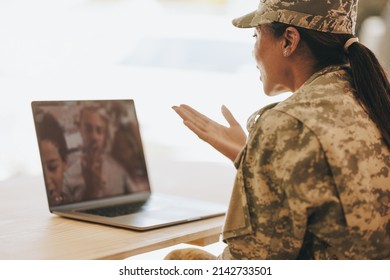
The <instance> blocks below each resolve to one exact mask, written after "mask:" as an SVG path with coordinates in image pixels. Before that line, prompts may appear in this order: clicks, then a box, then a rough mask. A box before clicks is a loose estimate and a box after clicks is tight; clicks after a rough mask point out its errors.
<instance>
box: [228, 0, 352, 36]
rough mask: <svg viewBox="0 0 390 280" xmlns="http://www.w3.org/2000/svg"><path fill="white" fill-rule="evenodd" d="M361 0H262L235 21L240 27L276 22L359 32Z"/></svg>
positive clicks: (349, 32) (341, 32)
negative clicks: (358, 8) (254, 8)
mask: <svg viewBox="0 0 390 280" xmlns="http://www.w3.org/2000/svg"><path fill="white" fill-rule="evenodd" d="M357 3H358V0H260V4H259V7H258V9H257V10H256V11H254V12H252V13H250V14H247V15H245V16H242V17H240V18H237V19H234V20H233V25H234V26H236V27H240V28H249V27H256V26H258V25H261V24H265V23H271V22H274V21H277V22H282V23H286V24H291V25H295V26H299V27H303V28H308V29H313V30H317V31H322V32H329V33H339V34H355V25H356V17H357Z"/></svg>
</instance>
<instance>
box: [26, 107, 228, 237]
mask: <svg viewBox="0 0 390 280" xmlns="http://www.w3.org/2000/svg"><path fill="white" fill-rule="evenodd" d="M31 106H32V111H33V118H34V124H35V130H36V135H37V140H38V146H39V153H40V158H41V163H42V169H43V175H44V182H45V187H46V194H47V200H48V204H49V210H50V212H52V213H53V214H56V215H59V216H62V217H67V218H73V219H78V220H83V221H88V222H94V223H100V224H105V225H111V226H116V227H123V228H129V229H134V230H140V231H143V230H150V229H155V228H160V227H165V226H170V225H175V224H180V223H185V222H190V221H195V220H200V219H206V218H211V217H216V216H221V215H224V214H225V211H226V206H225V205H220V204H217V203H211V202H207V201H201V200H198V199H191V198H184V197H178V196H177V197H176V196H172V195H165V194H155V193H153V192H152V189H151V186H150V181H149V177H148V172H147V165H146V161H145V155H144V150H143V146H142V139H141V133H140V129H139V123H138V120H137V115H136V110H135V104H134V100H63V101H33V102H32V103H31Z"/></svg>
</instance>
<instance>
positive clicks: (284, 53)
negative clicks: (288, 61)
mask: <svg viewBox="0 0 390 280" xmlns="http://www.w3.org/2000/svg"><path fill="white" fill-rule="evenodd" d="M283 56H284V57H286V56H288V50H287V49H285V50H284V51H283Z"/></svg>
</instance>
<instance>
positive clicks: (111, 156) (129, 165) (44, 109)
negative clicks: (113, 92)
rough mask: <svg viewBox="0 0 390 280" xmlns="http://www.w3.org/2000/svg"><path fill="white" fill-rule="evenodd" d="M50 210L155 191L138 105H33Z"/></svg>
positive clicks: (106, 103)
mask: <svg viewBox="0 0 390 280" xmlns="http://www.w3.org/2000/svg"><path fill="white" fill-rule="evenodd" d="M33 112H34V121H35V127H36V133H37V137H38V144H39V151H40V156H41V161H42V168H43V174H44V178H45V184H46V191H47V194H48V199H49V205H50V206H55V205H63V204H69V203H76V202H82V201H88V200H93V199H101V198H108V197H113V196H116V195H122V194H131V193H138V192H145V191H149V189H150V187H149V181H148V177H147V171H146V164H145V158H144V154H143V149H142V142H141V137H140V134H139V129H138V122H137V118H136V114H135V109H134V103H133V101H131V100H114V101H53V102H41V103H39V102H38V103H35V104H34V105H33Z"/></svg>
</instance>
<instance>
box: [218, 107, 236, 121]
mask: <svg viewBox="0 0 390 280" xmlns="http://www.w3.org/2000/svg"><path fill="white" fill-rule="evenodd" d="M221 112H222V115H223V117H224V118H225V119H226V120H227V122H228V123H229V125H230V126H235V125H239V123H238V121H237V120H236V119H235V118H234V116H233V114H232V113H231V112H230V110H229V109H228V108H227V107H226V106H225V105H222V107H221Z"/></svg>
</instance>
